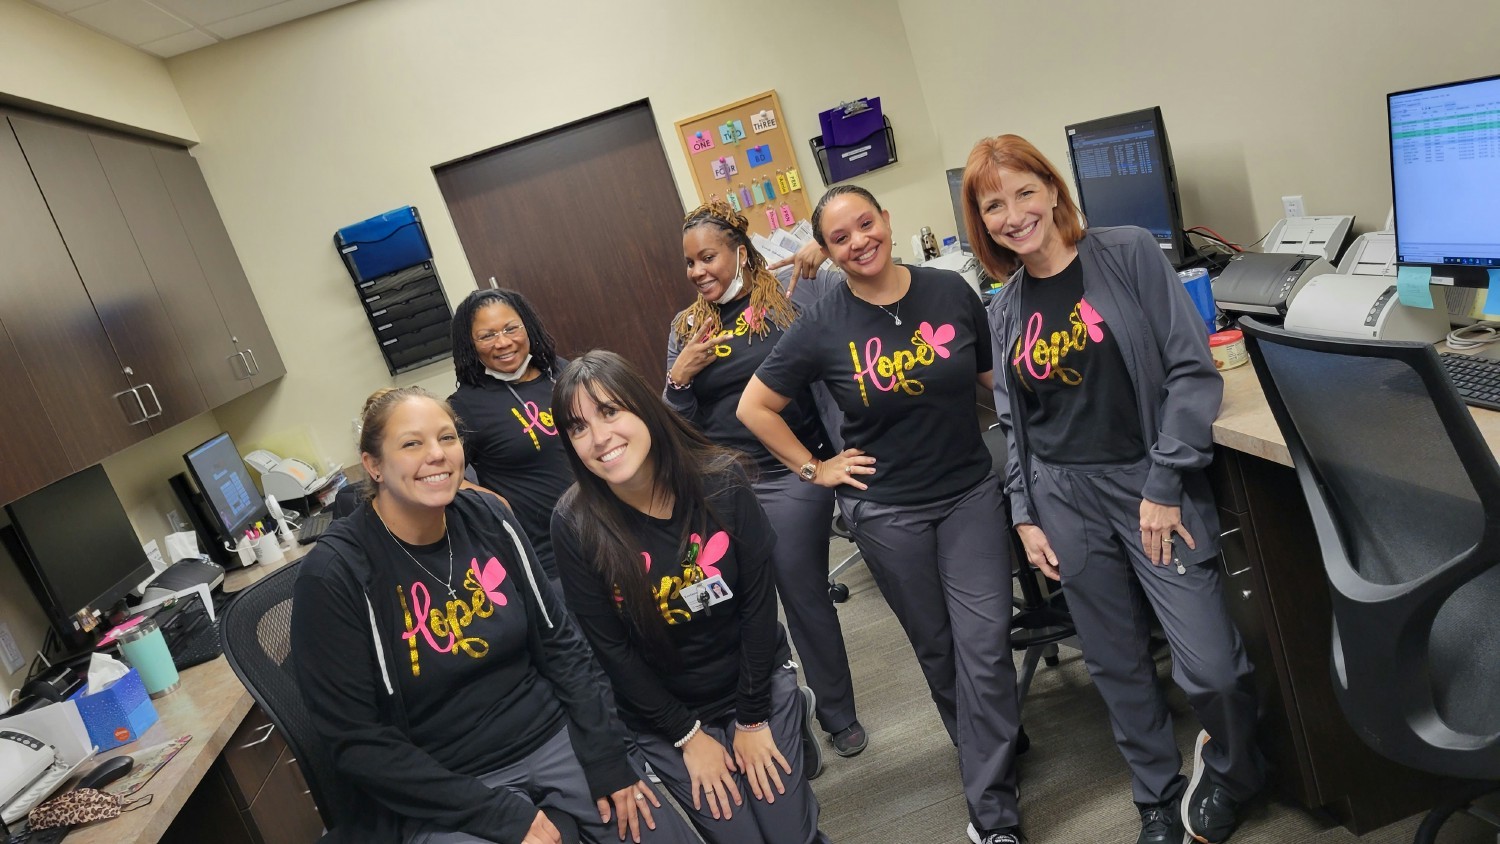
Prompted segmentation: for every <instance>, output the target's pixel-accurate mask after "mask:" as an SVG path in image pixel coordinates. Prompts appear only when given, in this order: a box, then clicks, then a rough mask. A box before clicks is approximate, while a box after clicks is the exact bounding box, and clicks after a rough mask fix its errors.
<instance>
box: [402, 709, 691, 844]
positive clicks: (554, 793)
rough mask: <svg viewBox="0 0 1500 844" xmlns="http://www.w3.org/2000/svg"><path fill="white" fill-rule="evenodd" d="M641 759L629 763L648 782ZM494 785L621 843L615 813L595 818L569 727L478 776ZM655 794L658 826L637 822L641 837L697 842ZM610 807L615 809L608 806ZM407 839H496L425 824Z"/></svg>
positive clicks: (588, 837)
mask: <svg viewBox="0 0 1500 844" xmlns="http://www.w3.org/2000/svg"><path fill="white" fill-rule="evenodd" d="M639 762H640V760H639V759H638V758H634V757H633V758H632V759H631V765H632V767H635V768H636V773H637V774H640V777H641V779H642V780H643V781H646V784H647V785H650V782H649V781H647V780H646V778H645V774H644V773H642V772H641V770H640V764H639ZM479 779H480V780H481V781H482V782H483V783H484V784H485V785H487V786H489V787H490V788H492V789H496V790H500V789H504V790H507V791H510V792H512V793H514V794H517V795H519V796H521V797H523V798H525V799H527V800H529V801H531V802H532V803H534V804H536V807H537V809H538V810H542V809H546V810H548V811H549V812H551V811H557V812H561V813H562V814H565V815H568V816H569V817H571V818H572V819H573V820H574V821H576V822H577V824H578V834H579V836H580V837H581V839H582V840H583V841H586V842H588V844H619V841H620V835H619V832H618V831H617V827H616V826H615V822H614V818H613V817H611V818H610V822H609V823H607V824H606V823H601V822H600V821H599V809H598V807H597V806H595V805H594V801H593V799H591V798H590V797H589V784H588V781H587V780H586V779H585V778H584V774H583V766H582V765H579V764H578V757H577V756H575V755H574V754H573V744H572V742H571V741H569V739H568V731H567V729H562V730H558V731H557V735H555V736H553V737H552V738H551V739H550V740H549V741H548V742H547V743H546V744H544V745H542V746H541V747H539V748H537V749H536V750H534V751H532V752H531V755H529V756H527V757H526V758H525V759H522V760H520V761H518V762H512V763H511V764H509V765H506V766H505V767H503V768H500V769H499V770H496V771H491V772H490V773H488V774H485V775H484V776H482V777H480V778H479ZM656 799H657V800H658V801H659V802H660V803H661V808H659V809H658V808H656V807H654V806H653V807H652V809H651V817H652V819H653V820H654V821H655V822H656V829H654V830H653V829H648V828H647V827H646V825H645V823H642V824H641V842H642V844H645V842H648V841H649V842H651V844H698V837H697V836H696V835H694V834H693V831H692V830H691V829H689V828H688V825H687V823H686V822H685V821H683V819H682V818H681V817H680V816H679V815H678V814H677V813H676V812H675V811H673V810H672V803H671V801H669V800H667V799H666V795H664V794H662V793H661V791H660V789H657V791H656ZM611 811H613V810H611ZM406 844H494V842H491V841H490V840H489V839H487V838H479V837H478V836H474V835H470V834H469V833H467V832H455V831H452V830H444V829H437V828H435V827H432V826H428V825H424V826H422V827H420V828H419V829H417V831H416V832H414V833H411V834H409V835H408V836H407V838H406Z"/></svg>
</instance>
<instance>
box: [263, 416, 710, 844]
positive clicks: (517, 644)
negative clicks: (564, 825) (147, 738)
mask: <svg viewBox="0 0 1500 844" xmlns="http://www.w3.org/2000/svg"><path fill="white" fill-rule="evenodd" d="M359 449H360V459H361V462H362V463H363V465H364V468H365V471H366V473H367V474H368V475H369V478H370V485H369V490H370V495H369V497H368V499H367V500H366V501H365V503H363V504H362V505H361V506H360V508H359V509H358V510H356V511H355V512H354V513H353V514H352V515H350V516H348V517H346V518H343V519H339V520H338V521H336V522H334V523H333V526H332V527H330V528H329V529H328V532H327V533H325V534H323V536H322V538H320V539H319V540H318V544H317V546H316V547H315V548H314V549H313V550H312V551H311V552H310V553H309V554H308V556H307V559H306V560H304V561H303V562H302V564H301V565H302V570H301V574H300V575H299V577H298V579H297V585H296V595H295V598H294V606H295V608H296V612H294V613H293V614H292V649H293V650H294V651H295V652H296V654H297V659H296V660H295V661H294V662H295V666H296V669H297V680H298V686H299V688H300V689H301V690H302V695H303V698H304V699H305V701H306V703H307V709H308V713H309V715H310V717H311V719H312V721H313V724H314V725H315V726H316V727H317V732H318V734H319V735H321V736H323V737H324V740H325V741H326V742H327V743H328V746H329V751H330V756H331V757H332V760H333V763H334V765H335V767H336V768H337V769H338V773H339V782H338V788H337V789H336V791H335V795H334V799H335V801H336V802H337V803H339V804H340V805H341V806H342V807H343V809H344V811H343V812H340V813H339V814H340V815H342V816H347V817H348V818H349V820H350V822H349V824H348V825H347V826H341V827H339V828H338V829H335V830H334V831H333V833H334V836H335V838H336V840H344V841H358V842H361V844H364V842H407V843H408V844H486V842H496V843H497V844H516V843H517V842H520V844H559V842H560V841H561V840H562V838H561V834H560V831H559V829H558V827H557V825H555V824H554V822H553V817H559V818H562V817H566V818H567V819H569V822H571V823H573V824H576V825H577V827H578V829H579V832H580V833H581V835H582V836H583V839H584V840H585V841H589V842H592V844H605V842H607V841H623V840H625V838H626V836H627V834H628V835H629V836H630V838H631V840H634V841H654V842H668V843H669V844H688V842H690V841H692V840H693V835H692V832H691V830H689V829H688V827H687V825H686V824H685V823H683V822H682V820H681V818H679V817H677V815H676V813H675V812H674V811H672V809H671V808H670V807H667V808H665V809H663V808H661V806H662V803H661V801H660V799H659V797H658V795H657V794H656V792H655V791H654V790H653V789H652V788H651V786H649V785H647V784H646V783H645V782H644V781H643V780H642V778H641V774H640V769H639V766H638V765H636V764H634V763H633V762H632V761H631V759H630V758H629V757H628V756H627V753H626V745H625V737H624V736H623V735H620V734H619V733H618V732H617V731H616V730H615V729H614V728H613V726H612V723H611V721H610V717H609V713H608V711H607V706H606V704H605V702H604V695H603V690H602V689H601V688H600V687H599V686H598V685H597V683H596V682H595V681H594V678H593V673H592V664H591V662H590V655H589V649H588V645H587V644H586V643H585V642H584V640H583V638H582V636H581V635H580V634H579V632H578V629H577V627H576V625H575V624H573V623H572V621H571V620H570V619H569V618H568V615H567V613H566V612H565V611H564V609H563V605H562V601H561V599H560V598H559V597H558V595H557V593H556V592H555V591H554V590H553V588H552V586H551V585H550V584H549V583H548V582H547V579H546V578H545V577H544V576H543V575H542V573H541V571H540V568H539V566H538V565H537V562H536V559H535V556H534V555H533V553H532V550H531V547H530V545H529V544H528V543H527V542H526V540H525V539H524V538H523V537H522V536H521V533H520V530H519V529H518V527H517V525H516V523H515V521H514V520H513V518H512V517H511V515H510V513H509V511H507V510H505V508H503V507H501V506H500V504H499V502H498V501H496V500H495V498H494V497H493V496H491V495H487V494H483V493H479V492H472V491H468V490H464V491H460V490H459V479H460V478H462V477H463V468H464V462H463V461H464V454H463V446H462V445H460V443H459V438H458V420H457V419H456V418H455V417H454V415H453V410H452V408H451V407H449V406H448V404H447V403H446V402H443V401H441V400H439V399H437V398H435V397H433V396H432V395H431V394H429V393H428V392H427V391H425V390H423V389H421V388H420V387H406V388H402V389H389V388H387V389H385V390H381V391H378V392H376V393H375V394H374V395H372V396H371V397H370V398H369V400H368V401H366V403H365V408H364V412H363V414H362V418H361V428H360V440H359Z"/></svg>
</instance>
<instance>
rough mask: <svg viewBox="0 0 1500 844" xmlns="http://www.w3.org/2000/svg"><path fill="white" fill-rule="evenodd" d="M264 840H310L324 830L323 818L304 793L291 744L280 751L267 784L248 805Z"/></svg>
mask: <svg viewBox="0 0 1500 844" xmlns="http://www.w3.org/2000/svg"><path fill="white" fill-rule="evenodd" d="M250 817H251V818H253V819H254V821H255V829H256V831H257V832H259V833H260V837H261V840H262V841H264V842H265V844H312V842H314V841H317V840H318V838H319V837H321V836H322V834H323V818H322V816H320V815H319V814H318V807H317V806H315V805H313V801H312V797H311V796H309V795H308V793H307V781H306V780H304V779H303V778H302V771H301V769H299V768H298V767H297V760H296V759H295V758H294V757H293V756H292V751H291V749H290V748H288V749H286V750H284V751H282V754H281V756H280V757H278V758H277V760H276V766H275V767H274V768H272V770H271V775H270V776H268V777H266V784H265V785H264V786H263V787H262V788H261V790H260V794H258V795H256V797H255V803H254V804H252V805H251V806H250Z"/></svg>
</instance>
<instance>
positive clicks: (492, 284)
mask: <svg viewBox="0 0 1500 844" xmlns="http://www.w3.org/2000/svg"><path fill="white" fill-rule="evenodd" d="M490 289H491V290H499V289H500V285H498V284H496V283H495V277H494V276H490Z"/></svg>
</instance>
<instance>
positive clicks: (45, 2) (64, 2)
mask: <svg viewBox="0 0 1500 844" xmlns="http://www.w3.org/2000/svg"><path fill="white" fill-rule="evenodd" d="M31 2H33V3H35V4H37V5H38V6H44V7H46V8H48V9H51V10H52V11H54V12H62V13H63V14H67V13H69V12H75V11H77V10H79V9H82V8H83V7H84V6H95V5H98V4H99V3H100V2H102V0H31Z"/></svg>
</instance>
